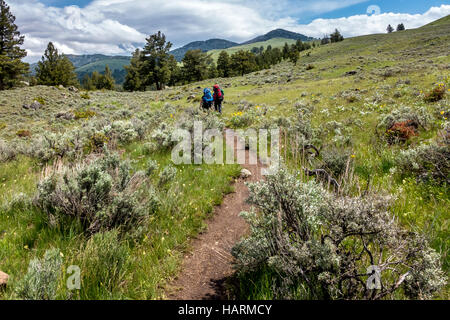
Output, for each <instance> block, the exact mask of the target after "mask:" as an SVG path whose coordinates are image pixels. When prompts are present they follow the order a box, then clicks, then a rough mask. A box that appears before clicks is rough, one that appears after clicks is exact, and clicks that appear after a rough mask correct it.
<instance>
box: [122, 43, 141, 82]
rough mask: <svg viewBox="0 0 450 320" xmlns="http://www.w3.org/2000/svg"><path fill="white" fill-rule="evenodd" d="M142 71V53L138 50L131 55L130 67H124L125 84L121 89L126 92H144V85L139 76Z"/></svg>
mask: <svg viewBox="0 0 450 320" xmlns="http://www.w3.org/2000/svg"><path fill="white" fill-rule="evenodd" d="M142 69H143V59H142V52H141V51H140V50H139V49H136V51H135V52H134V53H133V57H132V58H131V61H130V65H129V66H125V70H126V71H127V75H126V76H125V82H124V84H123V89H124V90H126V91H144V90H145V83H144V79H143V76H142V75H141V73H142Z"/></svg>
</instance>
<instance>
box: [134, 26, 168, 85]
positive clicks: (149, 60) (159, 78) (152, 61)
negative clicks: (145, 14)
mask: <svg viewBox="0 0 450 320" xmlns="http://www.w3.org/2000/svg"><path fill="white" fill-rule="evenodd" d="M146 41H147V44H146V45H145V47H144V50H143V51H142V56H141V58H142V61H143V66H142V75H143V80H144V84H145V85H149V86H150V85H155V86H156V89H157V90H162V89H163V88H164V85H165V84H166V83H168V82H169V81H170V77H171V71H172V70H171V64H170V54H169V51H170V49H171V48H172V43H171V42H167V41H166V36H165V35H164V34H163V33H161V31H158V33H155V34H153V35H151V36H150V37H148V38H147V39H146Z"/></svg>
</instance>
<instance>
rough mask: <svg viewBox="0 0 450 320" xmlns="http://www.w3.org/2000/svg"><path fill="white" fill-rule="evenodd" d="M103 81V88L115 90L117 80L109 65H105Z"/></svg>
mask: <svg viewBox="0 0 450 320" xmlns="http://www.w3.org/2000/svg"><path fill="white" fill-rule="evenodd" d="M101 83H102V84H101V89H106V90H114V87H115V85H116V81H115V80H114V78H113V76H112V73H111V69H110V68H109V66H108V65H106V67H105V73H104V74H103V76H102V79H101ZM99 89H100V88H99Z"/></svg>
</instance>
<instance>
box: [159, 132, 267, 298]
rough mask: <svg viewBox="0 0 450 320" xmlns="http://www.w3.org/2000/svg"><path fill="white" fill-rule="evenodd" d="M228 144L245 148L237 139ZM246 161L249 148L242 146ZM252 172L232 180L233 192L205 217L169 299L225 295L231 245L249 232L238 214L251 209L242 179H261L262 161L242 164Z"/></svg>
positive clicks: (170, 291) (248, 180)
mask: <svg viewBox="0 0 450 320" xmlns="http://www.w3.org/2000/svg"><path fill="white" fill-rule="evenodd" d="M227 145H228V146H229V147H230V148H233V147H234V149H235V155H237V150H244V149H245V147H244V146H242V145H241V144H240V143H239V141H237V143H236V145H234V146H233V144H232V142H231V141H227ZM245 154H246V163H248V162H249V161H248V157H249V151H248V150H245ZM242 167H243V168H245V169H247V170H249V171H250V172H251V173H252V176H251V177H250V178H248V179H246V180H244V179H242V178H239V179H238V180H236V182H235V183H234V189H235V192H234V193H231V194H228V195H226V196H225V198H224V199H223V203H222V204H221V205H220V206H217V207H216V208H215V209H214V213H213V216H212V217H211V218H210V219H209V220H208V221H207V224H208V227H207V229H206V230H205V231H204V232H203V233H202V234H200V235H199V236H198V237H197V238H196V239H195V240H194V241H193V243H192V250H191V251H190V252H189V253H187V254H186V256H185V258H184V261H183V264H182V269H181V272H180V274H179V275H178V277H177V278H176V279H175V281H173V283H171V284H170V287H169V294H168V298H169V299H171V300H205V299H216V300H217V299H226V298H227V296H226V292H225V289H224V286H223V284H224V281H225V280H226V279H227V278H228V277H230V276H231V275H232V274H233V268H232V263H233V257H232V255H231V248H232V247H233V246H234V245H235V244H236V243H237V242H238V241H239V240H240V239H241V238H242V237H243V236H244V235H245V234H246V233H247V232H248V225H247V223H246V222H245V221H244V219H242V218H241V217H240V216H239V214H240V213H241V212H242V211H246V210H249V209H250V206H249V205H248V204H247V203H246V202H245V201H246V200H247V198H248V195H249V191H248V188H247V186H246V185H245V182H256V181H259V180H261V179H262V175H261V168H263V165H262V164H261V163H259V162H258V165H248V164H245V165H242Z"/></svg>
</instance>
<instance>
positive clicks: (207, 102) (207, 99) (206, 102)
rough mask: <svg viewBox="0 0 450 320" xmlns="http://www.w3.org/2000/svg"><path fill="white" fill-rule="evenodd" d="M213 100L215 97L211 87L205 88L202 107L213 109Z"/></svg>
mask: <svg viewBox="0 0 450 320" xmlns="http://www.w3.org/2000/svg"><path fill="white" fill-rule="evenodd" d="M213 101H214V98H213V96H212V94H211V90H210V89H209V88H205V89H204V90H203V97H202V108H203V109H205V110H209V109H211V107H212V103H213Z"/></svg>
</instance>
